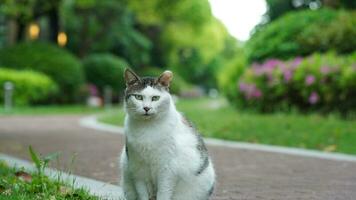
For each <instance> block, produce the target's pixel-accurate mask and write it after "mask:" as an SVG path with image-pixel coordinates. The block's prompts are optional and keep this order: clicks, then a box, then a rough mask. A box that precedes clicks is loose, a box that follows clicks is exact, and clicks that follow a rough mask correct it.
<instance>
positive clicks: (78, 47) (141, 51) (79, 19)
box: [62, 0, 152, 66]
mask: <svg viewBox="0 0 356 200" xmlns="http://www.w3.org/2000/svg"><path fill="white" fill-rule="evenodd" d="M62 13H63V14H62V15H63V18H64V21H65V29H66V30H67V32H68V34H69V35H70V40H69V44H68V48H69V49H70V50H71V51H73V52H75V53H76V54H77V55H79V56H80V57H84V56H86V55H87V54H89V53H92V52H108V51H109V52H112V53H114V54H116V55H118V56H120V57H124V58H126V59H127V60H128V62H129V63H130V64H131V65H133V66H141V65H145V64H147V63H149V61H150V57H149V51H150V49H151V46H152V44H151V41H150V40H148V39H147V38H146V37H145V36H144V35H143V34H142V33H140V32H139V31H138V30H137V29H135V27H134V23H135V21H134V18H133V16H132V13H131V12H130V11H129V10H128V9H127V7H126V4H125V1H123V0H117V1H113V0H101V1H92V0H80V1H65V3H64V4H63V9H62Z"/></svg>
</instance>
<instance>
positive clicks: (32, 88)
mask: <svg viewBox="0 0 356 200" xmlns="http://www.w3.org/2000/svg"><path fill="white" fill-rule="evenodd" d="M8 81H10V82H12V83H13V84H14V91H13V100H14V103H15V105H28V104H33V103H37V102H42V101H45V100H47V99H48V98H49V97H50V95H52V94H55V93H56V92H57V89H58V88H57V85H56V84H55V82H54V81H52V80H51V79H50V78H49V77H48V76H46V75H44V74H41V73H38V72H34V71H26V70H24V71H18V70H12V69H5V68H0V102H3V100H4V87H3V85H4V83H5V82H8Z"/></svg>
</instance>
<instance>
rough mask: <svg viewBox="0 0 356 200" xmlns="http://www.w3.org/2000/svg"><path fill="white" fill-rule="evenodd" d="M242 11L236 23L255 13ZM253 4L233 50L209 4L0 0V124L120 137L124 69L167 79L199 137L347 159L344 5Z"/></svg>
mask: <svg viewBox="0 0 356 200" xmlns="http://www.w3.org/2000/svg"><path fill="white" fill-rule="evenodd" d="M221 2H224V1H221ZM225 2H226V1H225ZM251 2H257V1H251ZM251 2H250V3H249V5H250V8H252V9H251V10H248V12H246V13H249V12H250V13H253V12H255V10H254V7H256V12H257V10H261V9H258V8H259V7H258V6H257V4H256V6H254V4H253V3H251ZM260 2H262V4H263V5H264V6H265V10H263V9H262V10H263V12H265V13H264V14H263V16H262V17H261V18H260V20H259V22H258V23H256V24H255V25H254V28H253V29H252V30H250V34H249V35H247V36H245V37H241V38H237V37H236V35H232V31H231V30H232V29H227V27H226V21H225V22H224V21H222V20H219V19H218V18H217V16H215V15H213V10H214V8H216V6H218V5H219V1H210V2H209V1H208V0H180V1H170V0H150V1H141V0H1V5H0V103H1V104H4V106H3V107H2V108H1V109H0V113H1V115H38V114H53V115H58V114H62V113H75V114H88V113H101V114H102V113H104V114H103V115H102V116H103V117H101V121H103V122H105V123H111V124H115V125H122V119H123V115H124V114H123V111H122V109H121V106H120V105H121V103H122V95H123V89H124V85H125V84H124V80H123V71H124V69H125V68H127V67H130V68H132V69H134V70H135V71H136V72H137V73H138V74H140V75H145V76H157V75H159V74H160V73H161V72H162V71H163V70H166V69H169V70H172V71H173V72H174V81H173V85H172V87H171V92H172V94H174V95H175V96H176V97H177V98H176V99H177V104H178V108H179V109H180V110H181V111H183V112H184V113H185V114H186V115H187V116H188V117H189V118H190V119H192V121H193V122H195V123H196V125H197V127H198V128H199V130H201V132H202V133H203V134H204V135H205V136H207V137H216V138H221V139H227V140H235V141H244V142H251V143H263V144H272V145H282V146H291V147H298V148H309V149H317V150H322V151H338V152H344V153H351V154H356V125H355V124H356V121H355V110H356V51H355V50H356V12H355V8H356V1H354V0H266V1H263V0H261V1H260ZM246 4H247V3H246ZM235 6H236V5H235ZM240 6H241V7H238V8H237V7H236V12H239V10H241V8H242V9H243V6H244V4H243V3H241V5H240ZM229 9H230V10H231V9H232V10H233V9H234V4H232V5H231V6H230V8H229ZM228 19H229V26H230V28H231V24H234V22H236V26H235V29H237V30H239V27H240V26H241V27H242V25H239V24H244V23H245V22H246V23H249V16H246V17H236V18H234V15H231V17H228ZM232 26H233V25H232Z"/></svg>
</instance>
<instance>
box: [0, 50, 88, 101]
mask: <svg viewBox="0 0 356 200" xmlns="http://www.w3.org/2000/svg"><path fill="white" fill-rule="evenodd" d="M0 64H1V65H3V66H7V67H11V68H13V69H30V70H35V71H39V72H42V73H44V74H46V75H48V76H49V77H50V78H51V79H52V80H54V81H55V82H56V83H57V85H58V86H59V90H60V93H58V95H57V96H55V97H54V98H55V101H57V102H71V101H74V100H75V98H76V93H77V91H78V89H79V87H80V85H81V84H83V82H84V76H83V70H82V66H81V63H80V61H79V60H78V59H77V58H76V57H74V56H73V55H72V54H70V53H69V52H67V51H66V50H64V49H61V48H59V47H56V46H53V45H50V44H45V43H22V44H18V45H15V46H12V47H8V48H4V49H2V50H0Z"/></svg>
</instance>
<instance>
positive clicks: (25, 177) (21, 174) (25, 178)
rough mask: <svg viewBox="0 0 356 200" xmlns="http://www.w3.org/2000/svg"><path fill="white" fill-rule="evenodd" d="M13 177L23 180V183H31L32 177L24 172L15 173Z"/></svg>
mask: <svg viewBox="0 0 356 200" xmlns="http://www.w3.org/2000/svg"><path fill="white" fill-rule="evenodd" d="M15 176H16V177H17V178H19V179H20V180H23V181H25V182H31V181H32V176H31V174H29V173H27V172H24V171H18V172H16V173H15Z"/></svg>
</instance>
